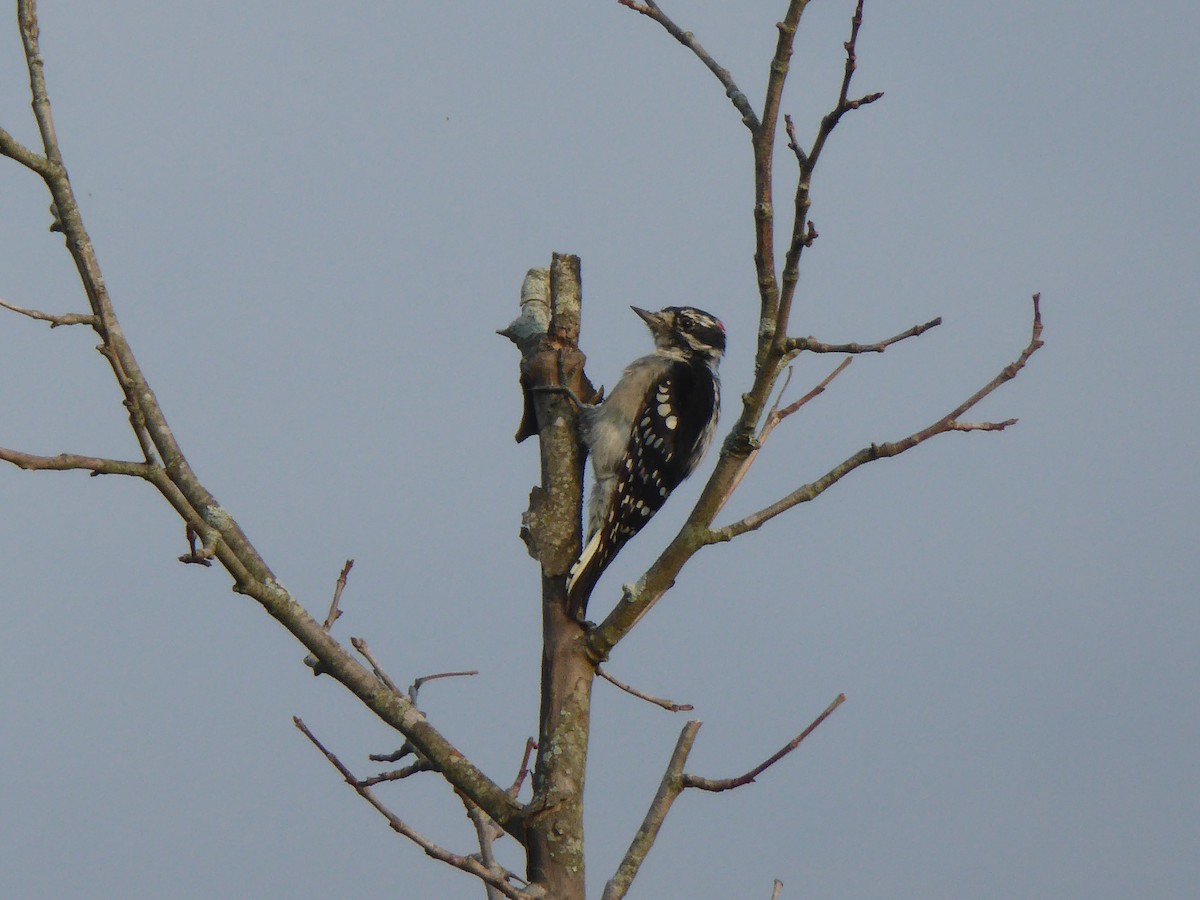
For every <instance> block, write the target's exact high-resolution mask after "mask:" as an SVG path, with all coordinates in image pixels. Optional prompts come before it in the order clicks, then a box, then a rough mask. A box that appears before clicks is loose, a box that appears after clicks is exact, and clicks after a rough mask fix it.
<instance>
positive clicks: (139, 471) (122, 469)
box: [0, 447, 157, 481]
mask: <svg viewBox="0 0 1200 900" xmlns="http://www.w3.org/2000/svg"><path fill="white" fill-rule="evenodd" d="M0 460H3V461H4V462H9V463H12V464H13V465H14V466H16V467H17V468H19V469H26V470H29V471H33V470H43V471H60V472H62V471H68V470H71V469H81V470H83V471H86V472H91V473H92V475H130V476H133V477H135V478H144V479H146V480H147V481H150V480H152V479H153V477H154V475H155V472H156V470H157V467H156V466H151V465H149V464H147V463H144V462H130V461H128V460H123V459H104V458H103V457H99V456H79V455H78V454H75V453H60V454H58V455H57V456H35V455H34V454H32V453H22V452H21V451H20V450H9V449H8V448H6V447H0Z"/></svg>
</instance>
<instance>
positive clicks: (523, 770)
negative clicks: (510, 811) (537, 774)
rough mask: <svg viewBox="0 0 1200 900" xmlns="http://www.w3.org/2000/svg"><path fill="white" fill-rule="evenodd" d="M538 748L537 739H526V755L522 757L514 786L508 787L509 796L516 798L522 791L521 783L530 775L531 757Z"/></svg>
mask: <svg viewBox="0 0 1200 900" xmlns="http://www.w3.org/2000/svg"><path fill="white" fill-rule="evenodd" d="M537 748H538V745H537V741H535V740H534V739H533V738H526V739H525V755H524V756H522V757H521V767H520V768H519V769H518V770H517V777H516V780H515V781H513V783H512V787H510V788H509V789H508V793H509V796H511V797H513V798H514V799H516V796H517V794H519V793H521V785H523V784H524V783H525V779H526V778H528V777H529V758H530V757H531V756H532V755H533V751H534V750H536V749H537Z"/></svg>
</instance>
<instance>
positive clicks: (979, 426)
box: [946, 419, 1017, 431]
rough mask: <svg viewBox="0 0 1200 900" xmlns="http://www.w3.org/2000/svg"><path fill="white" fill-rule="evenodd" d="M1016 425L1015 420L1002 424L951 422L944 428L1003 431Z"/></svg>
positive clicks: (1005, 421) (951, 429)
mask: <svg viewBox="0 0 1200 900" xmlns="http://www.w3.org/2000/svg"><path fill="white" fill-rule="evenodd" d="M1016 424H1017V420H1016V419H1005V420H1004V421H1003V422H951V423H950V424H949V425H947V426H946V427H947V430H949V431H1003V430H1004V429H1005V428H1007V427H1008V426H1009V425H1016Z"/></svg>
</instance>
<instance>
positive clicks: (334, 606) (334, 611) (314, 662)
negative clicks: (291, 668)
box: [304, 559, 354, 675]
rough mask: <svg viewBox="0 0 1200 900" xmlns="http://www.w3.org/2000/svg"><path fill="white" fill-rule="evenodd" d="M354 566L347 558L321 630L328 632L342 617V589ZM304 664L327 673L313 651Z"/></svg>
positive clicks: (316, 672)
mask: <svg viewBox="0 0 1200 900" xmlns="http://www.w3.org/2000/svg"><path fill="white" fill-rule="evenodd" d="M353 566H354V560H352V559H348V560H346V562H345V564H344V565H343V566H342V571H341V574H339V575H338V578H337V581H336V582H334V585H333V602H331V603H330V604H329V612H328V614H326V616H325V621H324V622H323V623H322V624H321V630H322V631H324V632H325V633H326V634H328V633H329V630H330V629H331V628H333V623H334V622H336V621H337V620H338V619H340V618H341V617H342V611H341V610H340V609H339V608H338V604H340V603H341V602H342V591H344V590H345V589H346V580H347V579H348V578H349V577H350V569H351V568H353ZM304 664H305V665H306V666H308V667H309V668H310V669H312V670H313V675H324V674H326V673H325V667H324V666H322V665H321V661H320V660H319V659H317V657H316V656H315V655H313V654H312V653H309V654H308V655H307V656H305V657H304Z"/></svg>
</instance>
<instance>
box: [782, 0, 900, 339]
mask: <svg viewBox="0 0 1200 900" xmlns="http://www.w3.org/2000/svg"><path fill="white" fill-rule="evenodd" d="M862 12H863V2H862V0H858V4H857V6H856V7H855V9H854V16H853V17H852V18H851V22H850V39H849V40H848V41H846V43H845V44H844V45H843V46H844V47H845V50H846V64H845V68H844V70H843V73H842V85H841V89H840V90H839V91H838V99H837V102H836V103H835V104H834V107H833V109H832V110H831V111H830V112H829V113H828V114H826V115H825V116H824V117H823V118H822V119H821V124H820V126H819V127H818V128H817V135H816V137H815V138H814V139H813V143H812V147H811V148H810V149H809V150H808V152H807V153H806V152H805V151H804V150H802V149H801V148H800V144H799V142H798V141H797V140H796V130H795V128H794V126H793V125H792V123H791V120H790V119H789V118H788V117H787V116H785V117H784V125H785V127H786V129H787V134H788V140H789V143H788V146H789V147H790V148H791V149H792V152H793V153H795V154H796V160H797V162H798V163H799V164H800V173H799V177H798V178H797V179H796V197H795V201H794V204H793V205H794V213H793V219H792V237H791V241H790V242H789V243H788V249H787V253H786V254H784V261H783V274H782V282H783V289H782V291H781V293H780V297H779V308H778V312H777V314H776V316H775V318H774V321H773V322H772V323H771V324H773V325H774V330H773V331H772V334H773V336H774V339H775V340H776V341H777V342H780V344H781V345H782V343H784V342H785V341H786V338H785V335H786V334H787V327H788V320H789V319H790V318H791V310H792V301H793V299H794V297H795V294H796V285H797V283H798V282H799V270H800V256H801V254H802V253H803V251H804V248H805V247H808V246H811V245H812V241H813V237H815V234H816V232H815V230H814V229H813V228H812V223H811V222H810V221H809V219H808V211H809V208H810V207H811V206H812V195H811V189H812V176H813V172H814V170H815V169H816V167H817V160H818V159H819V158H820V156H821V151H822V150H823V149H824V147H825V142H826V141H827V140H828V139H829V136H830V135H831V134H832V133H833V130H834V128H836V127H837V124H838V122H839V121H841V118H842V116H843V115H844V114H845V113H847V112H849V111H850V110H851V109H858V108H859V107H860V106H865V105H867V104H868V103H874V102H875V101H876V100H878V99H879V98H880V97H882V96H883V93H882V92H878V93H874V94H868V95H867V96H865V97H861V98H859V99H857V100H850V99H848V98H849V91H850V81H851V79H852V78H853V77H854V70H855V69H856V68H857V67H858V55H857V46H858V32H859V29H861V28H862Z"/></svg>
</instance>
